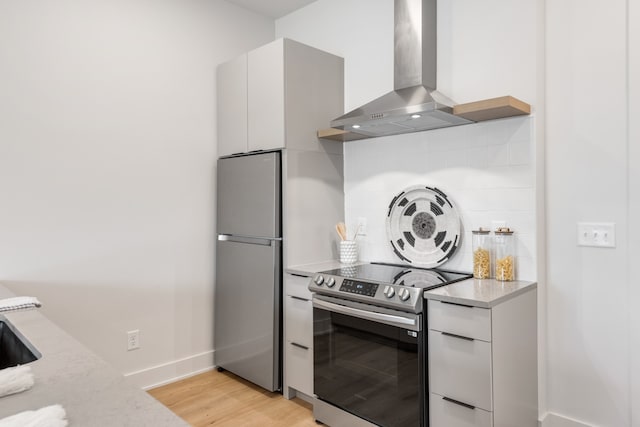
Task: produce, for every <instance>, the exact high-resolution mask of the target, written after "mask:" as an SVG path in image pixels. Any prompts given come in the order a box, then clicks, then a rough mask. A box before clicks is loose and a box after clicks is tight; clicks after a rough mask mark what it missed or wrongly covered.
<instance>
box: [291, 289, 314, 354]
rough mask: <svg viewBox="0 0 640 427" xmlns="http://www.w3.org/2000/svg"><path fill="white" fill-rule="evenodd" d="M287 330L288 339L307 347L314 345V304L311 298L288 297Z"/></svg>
mask: <svg viewBox="0 0 640 427" xmlns="http://www.w3.org/2000/svg"><path fill="white" fill-rule="evenodd" d="M285 330H286V332H285V333H286V339H287V341H292V342H296V343H298V344H302V345H304V346H307V347H311V346H312V345H313V306H312V305H311V301H310V300H306V299H300V298H299V297H294V296H287V297H286V299H285Z"/></svg>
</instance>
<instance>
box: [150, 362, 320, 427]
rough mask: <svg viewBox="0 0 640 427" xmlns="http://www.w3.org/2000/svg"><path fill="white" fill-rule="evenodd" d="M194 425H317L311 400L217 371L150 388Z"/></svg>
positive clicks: (225, 426) (306, 426)
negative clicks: (278, 392) (286, 397)
mask: <svg viewBox="0 0 640 427" xmlns="http://www.w3.org/2000/svg"><path fill="white" fill-rule="evenodd" d="M149 394H151V395H152V396H153V397H155V398H156V399H158V400H159V401H160V402H161V403H163V404H164V405H165V406H167V407H168V408H169V409H171V410H172V411H173V412H175V413H176V414H177V415H178V416H179V417H181V418H182V419H184V420H185V421H186V422H188V423H189V424H191V425H192V426H195V427H199V426H211V425H215V426H220V427H232V426H233V427H238V426H273V427H276V426H278V427H279V426H282V427H285V426H287V427H318V425H317V424H316V423H315V420H314V418H313V413H312V410H313V409H312V407H311V405H310V404H309V403H307V402H305V401H303V400H301V399H298V398H295V399H292V400H287V399H285V398H284V397H282V395H281V394H277V393H270V392H268V391H266V390H263V389H261V388H260V387H257V386H255V385H253V384H252V383H250V382H248V381H245V380H243V379H241V378H239V377H237V376H235V375H233V374H231V373H230V372H218V371H216V370H214V371H210V372H205V373H204V374H200V375H196V376H194V377H191V378H187V379H184V380H182V381H178V382H175V383H172V384H168V385H165V386H162V387H158V388H154V389H152V390H149Z"/></svg>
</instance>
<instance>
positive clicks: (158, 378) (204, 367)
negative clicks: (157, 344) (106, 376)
mask: <svg viewBox="0 0 640 427" xmlns="http://www.w3.org/2000/svg"><path fill="white" fill-rule="evenodd" d="M213 367H214V366H213V350H211V351H205V352H204V353H200V354H195V355H193V356H189V357H185V358H184V359H179V360H174V361H172V362H168V363H163V364H161V365H157V366H152V367H150V368H145V369H142V370H139V371H135V372H129V373H128V374H124V376H125V377H127V378H128V379H129V381H130V382H131V383H132V384H134V385H136V386H138V387H140V388H141V389H143V390H149V389H151V388H154V387H159V386H161V385H165V384H169V383H172V382H174V381H178V380H181V379H184V378H188V377H192V376H194V375H197V374H201V373H203V372H207V371H210V370H212V369H213Z"/></svg>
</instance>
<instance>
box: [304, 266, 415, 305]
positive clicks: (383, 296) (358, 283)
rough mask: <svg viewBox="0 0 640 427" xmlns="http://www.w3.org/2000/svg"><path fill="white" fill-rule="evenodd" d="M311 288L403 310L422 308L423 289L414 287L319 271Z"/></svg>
mask: <svg viewBox="0 0 640 427" xmlns="http://www.w3.org/2000/svg"><path fill="white" fill-rule="evenodd" d="M309 290H310V291H311V292H317V293H320V294H324V295H332V296H334V297H338V298H344V299H350V300H354V301H361V302H366V303H368V304H374V305H380V306H383V307H389V308H394V309H399V310H403V311H411V312H415V313H419V312H420V311H421V310H422V291H421V290H420V289H418V288H413V287H407V286H400V285H391V284H387V283H376V282H374V281H362V280H355V279H351V278H346V277H342V276H333V275H329V274H326V273H317V274H316V275H315V276H313V277H312V279H311V281H310V283H309Z"/></svg>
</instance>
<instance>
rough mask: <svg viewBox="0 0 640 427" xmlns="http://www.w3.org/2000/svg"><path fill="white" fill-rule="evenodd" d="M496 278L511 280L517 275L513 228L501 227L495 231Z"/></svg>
mask: <svg viewBox="0 0 640 427" xmlns="http://www.w3.org/2000/svg"><path fill="white" fill-rule="evenodd" d="M494 244H495V254H496V256H495V260H496V261H495V276H496V280H502V281H505V282H506V281H511V280H515V277H516V257H515V239H514V237H513V230H511V229H510V228H508V227H501V228H498V229H497V230H496V231H495V240H494Z"/></svg>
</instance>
